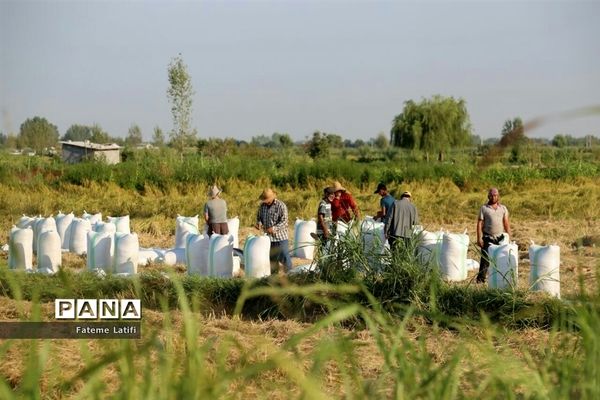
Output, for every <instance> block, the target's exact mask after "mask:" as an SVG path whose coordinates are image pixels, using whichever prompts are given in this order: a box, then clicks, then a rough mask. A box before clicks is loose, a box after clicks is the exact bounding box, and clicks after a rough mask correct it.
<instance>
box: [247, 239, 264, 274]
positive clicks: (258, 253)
mask: <svg viewBox="0 0 600 400" xmlns="http://www.w3.org/2000/svg"><path fill="white" fill-rule="evenodd" d="M270 250H271V239H269V237H268V236H267V235H261V236H252V235H251V236H248V238H247V239H246V243H244V269H245V273H246V277H248V278H262V277H263V276H269V275H271V261H270V259H269V252H270Z"/></svg>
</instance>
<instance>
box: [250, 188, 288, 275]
mask: <svg viewBox="0 0 600 400" xmlns="http://www.w3.org/2000/svg"><path fill="white" fill-rule="evenodd" d="M259 199H260V200H261V204H260V207H259V208H258V214H257V215H256V225H255V227H256V229H262V230H264V232H265V233H266V234H267V235H269V238H270V239H271V252H270V259H271V261H277V262H281V263H282V264H283V265H284V268H285V272H289V271H290V270H291V269H292V259H291V258H290V250H289V247H288V246H289V245H288V211H287V207H286V205H285V204H284V203H283V202H282V201H281V200H278V199H277V198H276V194H275V192H274V191H273V189H271V188H267V189H265V190H263V192H262V194H261V195H260V197H259Z"/></svg>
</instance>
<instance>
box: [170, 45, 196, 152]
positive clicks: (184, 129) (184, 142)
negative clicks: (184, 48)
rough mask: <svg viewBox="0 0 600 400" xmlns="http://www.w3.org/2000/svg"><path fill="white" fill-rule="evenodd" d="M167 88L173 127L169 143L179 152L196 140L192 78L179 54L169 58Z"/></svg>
mask: <svg viewBox="0 0 600 400" xmlns="http://www.w3.org/2000/svg"><path fill="white" fill-rule="evenodd" d="M168 77H169V88H168V89H167V97H168V98H169V101H170V102H171V114H173V129H172V130H171V132H169V136H170V137H171V143H172V144H173V147H175V148H176V149H177V150H178V151H179V152H180V153H183V149H184V148H185V147H186V146H189V145H191V144H193V143H195V142H196V130H195V129H193V128H192V126H191V125H192V97H193V96H194V90H193V88H192V79H191V77H190V74H189V73H188V71H187V65H185V63H184V62H183V58H182V57H181V54H180V55H179V56H177V57H175V58H174V59H173V60H171V64H169V70H168Z"/></svg>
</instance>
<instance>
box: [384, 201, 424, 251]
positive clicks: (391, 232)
mask: <svg viewBox="0 0 600 400" xmlns="http://www.w3.org/2000/svg"><path fill="white" fill-rule="evenodd" d="M410 198H411V195H410V192H404V193H402V196H401V197H400V200H396V201H394V204H393V205H392V209H391V210H390V216H389V218H388V220H387V222H386V223H385V225H384V228H383V229H384V230H383V231H384V233H385V237H386V238H387V239H388V243H389V244H390V247H391V248H392V249H393V248H394V247H396V246H397V244H398V241H399V240H402V241H403V243H404V245H407V244H408V243H409V241H410V238H411V237H412V229H413V225H417V224H418V223H419V213H418V211H417V207H415V205H414V204H413V203H412V202H411V201H410Z"/></svg>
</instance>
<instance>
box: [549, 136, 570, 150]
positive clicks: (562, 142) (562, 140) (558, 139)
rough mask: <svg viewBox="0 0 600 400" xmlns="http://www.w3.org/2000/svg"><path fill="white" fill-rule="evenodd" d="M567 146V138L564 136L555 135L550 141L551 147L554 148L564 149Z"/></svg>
mask: <svg viewBox="0 0 600 400" xmlns="http://www.w3.org/2000/svg"><path fill="white" fill-rule="evenodd" d="M567 145H568V142H567V138H566V137H565V136H564V135H556V136H554V138H553V139H552V146H554V147H565V146H567Z"/></svg>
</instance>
